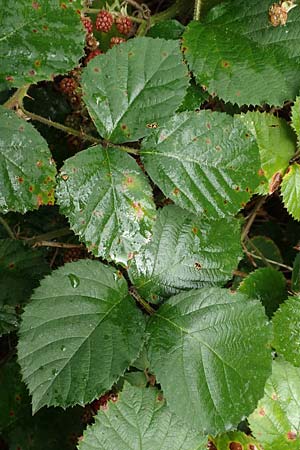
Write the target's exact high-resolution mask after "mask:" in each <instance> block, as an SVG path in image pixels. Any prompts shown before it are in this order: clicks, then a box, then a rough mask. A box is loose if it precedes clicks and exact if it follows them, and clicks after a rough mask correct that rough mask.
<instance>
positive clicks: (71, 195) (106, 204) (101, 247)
mask: <svg viewBox="0 0 300 450" xmlns="http://www.w3.org/2000/svg"><path fill="white" fill-rule="evenodd" d="M57 199H58V203H59V205H60V210H61V212H62V213H63V214H65V215H66V216H67V217H68V219H69V221H70V224H71V228H72V229H73V230H74V232H75V233H76V234H78V235H79V236H80V239H81V240H83V241H84V242H85V244H86V245H87V246H88V247H89V249H90V250H91V251H92V252H93V253H94V254H95V255H96V256H102V257H103V258H106V259H110V260H111V259H112V260H114V261H117V262H121V263H124V264H125V265H126V264H127V260H128V259H130V258H131V257H132V256H131V255H132V253H133V252H135V251H138V250H139V249H140V247H141V245H143V244H144V243H145V242H146V241H147V240H148V239H149V237H151V229H152V226H153V221H154V218H155V214H156V210H155V205H154V202H153V199H152V191H151V187H150V185H149V183H148V181H147V179H146V177H145V175H144V174H143V172H142V170H141V169H140V167H139V166H138V164H137V163H136V162H135V160H134V159H133V158H132V157H131V156H129V155H128V154H127V153H124V152H121V151H119V150H117V149H114V148H110V149H105V148H103V147H101V146H96V147H90V148H88V149H87V150H84V151H82V152H80V153H78V154H77V155H75V156H73V157H72V158H69V159H68V160H67V161H66V162H65V164H64V166H63V168H62V171H61V176H60V180H59V183H58V188H57Z"/></svg>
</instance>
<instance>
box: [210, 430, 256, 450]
mask: <svg viewBox="0 0 300 450" xmlns="http://www.w3.org/2000/svg"><path fill="white" fill-rule="evenodd" d="M212 443H213V444H214V446H215V448H216V449H217V450H229V449H230V450H244V449H245V450H246V449H247V450H248V449H249V450H263V448H262V446H261V445H260V444H259V443H258V442H257V441H256V440H255V439H253V437H252V436H247V435H246V434H245V433H242V432H241V431H230V432H229V433H224V434H221V435H219V436H217V437H215V438H213V439H212Z"/></svg>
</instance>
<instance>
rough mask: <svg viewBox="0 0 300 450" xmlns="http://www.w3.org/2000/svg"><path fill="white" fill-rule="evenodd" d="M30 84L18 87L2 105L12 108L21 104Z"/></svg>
mask: <svg viewBox="0 0 300 450" xmlns="http://www.w3.org/2000/svg"><path fill="white" fill-rule="evenodd" d="M29 86H30V84H26V85H25V86H22V87H20V88H19V89H17V90H16V92H15V93H14V94H13V95H12V96H11V97H10V98H9V99H8V100H7V101H6V102H5V103H4V104H3V105H2V106H4V108H7V109H13V108H16V107H19V106H21V105H22V104H23V98H24V97H26V95H27V91H28V89H29Z"/></svg>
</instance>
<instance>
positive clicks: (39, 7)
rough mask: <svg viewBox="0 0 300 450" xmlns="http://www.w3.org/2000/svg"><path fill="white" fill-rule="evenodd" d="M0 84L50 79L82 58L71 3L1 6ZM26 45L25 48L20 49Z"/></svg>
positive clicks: (51, 0)
mask: <svg viewBox="0 0 300 450" xmlns="http://www.w3.org/2000/svg"><path fill="white" fill-rule="evenodd" d="M0 23H1V28H0V29H1V32H0V54H1V70H0V82H3V81H6V82H7V83H8V84H10V85H12V86H18V87H19V86H23V85H24V84H29V83H37V82H38V81H41V80H45V79H47V80H50V79H53V76H55V75H57V74H59V73H65V72H67V71H68V70H71V69H73V68H74V67H75V66H76V65H77V64H78V60H79V59H80V58H81V57H82V56H83V48H84V39H85V31H84V29H83V26H82V24H81V21H80V15H79V14H78V12H77V11H76V8H75V3H73V4H72V2H62V1H61V0H47V1H28V0H18V1H17V2H14V7H13V8H12V7H11V2H10V1H9V0H2V2H1V15H0ZM24 43H26V45H24Z"/></svg>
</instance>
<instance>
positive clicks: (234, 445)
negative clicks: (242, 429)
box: [229, 442, 244, 450]
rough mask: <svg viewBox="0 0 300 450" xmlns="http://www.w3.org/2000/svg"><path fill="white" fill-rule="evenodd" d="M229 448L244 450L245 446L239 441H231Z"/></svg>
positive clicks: (231, 449)
mask: <svg viewBox="0 0 300 450" xmlns="http://www.w3.org/2000/svg"><path fill="white" fill-rule="evenodd" d="M229 448H230V450H243V449H244V446H243V445H242V444H240V443H239V442H230V444H229Z"/></svg>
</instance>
